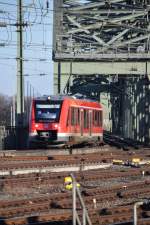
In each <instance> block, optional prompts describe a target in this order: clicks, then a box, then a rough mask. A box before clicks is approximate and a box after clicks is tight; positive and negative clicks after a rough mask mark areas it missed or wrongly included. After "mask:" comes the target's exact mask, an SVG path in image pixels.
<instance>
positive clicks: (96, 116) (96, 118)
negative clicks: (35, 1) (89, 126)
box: [93, 110, 100, 127]
mask: <svg viewBox="0 0 150 225" xmlns="http://www.w3.org/2000/svg"><path fill="white" fill-rule="evenodd" d="M93 125H94V126H95V127H98V126H100V111H97V110H94V112H93Z"/></svg>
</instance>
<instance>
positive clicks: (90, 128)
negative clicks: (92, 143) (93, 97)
mask: <svg viewBox="0 0 150 225" xmlns="http://www.w3.org/2000/svg"><path fill="white" fill-rule="evenodd" d="M89 135H90V136H92V110H89Z"/></svg>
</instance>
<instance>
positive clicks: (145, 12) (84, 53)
mask: <svg viewBox="0 0 150 225" xmlns="http://www.w3.org/2000/svg"><path fill="white" fill-rule="evenodd" d="M54 11H55V13H54V54H53V56H54V60H72V59H74V60H85V59H86V60H106V59H110V60H111V59H115V60H124V59H126V60H135V59H150V54H149V52H150V42H149V39H150V23H149V20H150V0H105V1H104V0H93V1H92V0H85V1H83V0H75V1H72V0H55V1H54Z"/></svg>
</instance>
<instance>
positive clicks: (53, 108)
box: [28, 99, 62, 148]
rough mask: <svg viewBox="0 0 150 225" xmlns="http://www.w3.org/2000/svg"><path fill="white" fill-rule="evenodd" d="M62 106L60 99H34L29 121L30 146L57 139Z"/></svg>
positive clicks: (44, 143) (42, 144) (45, 143)
mask: <svg viewBox="0 0 150 225" xmlns="http://www.w3.org/2000/svg"><path fill="white" fill-rule="evenodd" d="M61 106H62V101H60V100H54V101H51V100H49V99H44V100H43V99H42V100H40V99H38V100H37V99H35V100H33V102H32V107H31V112H30V121H29V139H28V146H29V147H30V148H34V147H38V146H39V147H41V146H44V145H47V144H49V143H51V142H54V141H57V132H58V129H59V119H60V113H61Z"/></svg>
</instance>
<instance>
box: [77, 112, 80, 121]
mask: <svg viewBox="0 0 150 225" xmlns="http://www.w3.org/2000/svg"><path fill="white" fill-rule="evenodd" d="M79 124H80V109H79V108H78V109H77V125H79Z"/></svg>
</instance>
